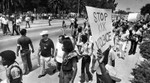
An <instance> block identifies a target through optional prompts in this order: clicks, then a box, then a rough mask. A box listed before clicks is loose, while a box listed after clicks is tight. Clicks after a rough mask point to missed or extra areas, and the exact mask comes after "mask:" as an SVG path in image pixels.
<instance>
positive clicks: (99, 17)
mask: <svg viewBox="0 0 150 83" xmlns="http://www.w3.org/2000/svg"><path fill="white" fill-rule="evenodd" d="M86 9H87V12H88V18H89V23H90V26H91V31H92V36H93V39H94V41H95V42H96V43H97V45H98V47H99V48H101V49H102V50H103V51H104V50H105V49H106V48H107V47H108V46H109V45H110V43H111V42H110V41H111V40H112V33H111V31H112V26H111V24H112V23H111V22H112V21H111V10H109V9H99V8H93V7H89V6H86Z"/></svg>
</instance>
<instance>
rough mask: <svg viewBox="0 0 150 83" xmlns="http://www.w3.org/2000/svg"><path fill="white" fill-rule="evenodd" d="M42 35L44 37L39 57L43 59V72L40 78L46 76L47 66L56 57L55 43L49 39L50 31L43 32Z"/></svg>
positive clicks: (41, 41)
mask: <svg viewBox="0 0 150 83" xmlns="http://www.w3.org/2000/svg"><path fill="white" fill-rule="evenodd" d="M40 35H41V36H42V39H41V40H40V44H39V45H40V46H39V50H38V56H39V57H40V59H41V62H40V64H41V72H40V75H39V76H38V78H41V77H43V76H45V75H46V69H45V64H46V63H47V62H48V61H50V60H51V58H52V57H54V43H53V41H52V40H51V39H50V38H48V31H42V32H41V33H40Z"/></svg>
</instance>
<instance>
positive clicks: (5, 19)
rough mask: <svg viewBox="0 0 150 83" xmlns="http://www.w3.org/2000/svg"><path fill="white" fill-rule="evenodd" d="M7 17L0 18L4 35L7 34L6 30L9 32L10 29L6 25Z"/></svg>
mask: <svg viewBox="0 0 150 83" xmlns="http://www.w3.org/2000/svg"><path fill="white" fill-rule="evenodd" d="M8 22H9V20H8V18H7V17H6V16H5V17H4V18H3V19H2V23H3V31H4V35H7V34H8V31H9V32H10V29H9V27H8Z"/></svg>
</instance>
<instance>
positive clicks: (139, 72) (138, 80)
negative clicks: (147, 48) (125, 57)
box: [131, 61, 150, 83]
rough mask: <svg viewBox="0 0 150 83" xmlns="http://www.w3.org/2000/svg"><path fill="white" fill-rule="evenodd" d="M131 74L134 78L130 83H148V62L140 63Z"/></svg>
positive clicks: (149, 75)
mask: <svg viewBox="0 0 150 83" xmlns="http://www.w3.org/2000/svg"><path fill="white" fill-rule="evenodd" d="M131 74H132V75H133V76H134V79H132V80H131V83H150V79H149V78H150V61H143V62H141V64H140V65H138V67H137V68H134V69H133V72H132V73H131Z"/></svg>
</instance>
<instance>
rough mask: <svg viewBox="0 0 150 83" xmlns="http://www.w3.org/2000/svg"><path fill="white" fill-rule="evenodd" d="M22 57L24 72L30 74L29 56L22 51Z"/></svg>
mask: <svg viewBox="0 0 150 83" xmlns="http://www.w3.org/2000/svg"><path fill="white" fill-rule="evenodd" d="M21 59H22V63H23V74H28V64H27V57H26V55H25V53H21Z"/></svg>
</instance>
